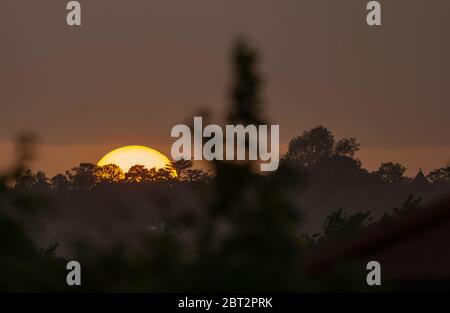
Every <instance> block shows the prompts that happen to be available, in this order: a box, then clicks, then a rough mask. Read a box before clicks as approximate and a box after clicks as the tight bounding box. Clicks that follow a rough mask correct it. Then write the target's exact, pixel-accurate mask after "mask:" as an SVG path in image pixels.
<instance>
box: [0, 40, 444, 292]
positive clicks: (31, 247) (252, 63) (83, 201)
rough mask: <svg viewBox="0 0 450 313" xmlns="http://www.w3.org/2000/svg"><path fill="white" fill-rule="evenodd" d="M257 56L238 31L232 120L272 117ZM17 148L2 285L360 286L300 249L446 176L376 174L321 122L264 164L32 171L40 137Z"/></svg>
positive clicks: (385, 217)
mask: <svg viewBox="0 0 450 313" xmlns="http://www.w3.org/2000/svg"><path fill="white" fill-rule="evenodd" d="M257 63H258V54H257V53H256V51H255V50H254V49H253V48H251V47H250V46H249V45H248V44H247V43H246V42H245V41H242V40H238V41H237V42H236V44H235V46H234V49H233V54H232V63H231V65H232V70H233V88H232V90H231V93H230V99H231V107H230V108H229V110H228V111H229V112H228V113H227V118H228V122H230V123H233V124H238V123H239V124H243V125H248V124H257V123H261V122H262V121H264V120H265V119H264V118H263V116H262V99H261V97H260V90H261V87H262V80H261V78H260V76H259V74H258V71H257ZM17 146H18V151H17V166H15V168H14V169H13V170H12V171H11V172H10V173H6V174H5V175H3V176H2V177H1V179H0V246H1V249H0V272H1V273H2V275H0V290H1V291H209V292H211V291H229V292H239V291H334V290H336V291H345V290H352V291H353V290H364V289H365V288H366V284H365V273H364V272H363V269H364V268H363V267H361V266H354V265H352V264H348V265H347V266H345V267H344V268H342V267H339V268H336V270H335V271H334V272H333V273H330V274H329V275H327V276H325V277H314V278H313V279H312V278H311V277H307V276H306V275H305V273H304V271H303V267H302V264H303V259H304V257H305V256H307V255H308V254H311V253H314V251H316V250H317V249H320V248H321V247H324V246H326V245H329V244H332V243H333V242H335V241H336V240H339V239H342V238H345V237H346V236H354V235H355V234H357V233H358V232H359V231H362V230H363V229H364V228H367V227H371V226H373V225H374V224H378V223H389V222H390V221H391V220H393V219H395V218H397V217H398V216H399V215H401V214H403V213H404V212H406V211H408V210H411V209H421V201H422V198H426V197H431V196H433V195H434V194H437V193H439V192H441V191H446V190H448V187H449V185H450V167H443V168H440V169H436V170H434V171H432V172H431V173H430V174H429V175H428V176H427V177H425V176H424V174H423V173H422V172H420V173H419V174H418V175H417V176H416V177H414V178H409V177H406V175H405V172H406V168H405V167H403V166H402V165H400V164H398V163H391V162H389V163H382V164H381V166H380V168H379V169H378V170H376V171H374V172H369V171H367V170H366V169H364V168H363V167H362V164H361V162H360V160H358V159H357V158H356V153H357V151H358V149H359V148H360V144H359V143H358V142H357V140H356V139H355V138H343V139H339V140H336V139H335V138H334V135H333V134H332V133H331V132H330V131H329V130H328V129H327V128H326V127H324V126H318V127H315V128H313V129H311V130H308V131H305V132H304V133H303V134H301V135H299V136H298V137H296V138H294V139H292V141H291V142H290V144H289V148H288V151H287V153H286V154H285V156H284V157H283V159H282V161H281V163H280V167H279V169H278V170H277V171H275V172H273V173H270V174H267V175H261V174H259V173H257V172H255V171H254V170H253V168H254V166H253V165H254V164H253V162H252V161H244V162H229V161H213V162H211V168H212V171H211V172H205V171H203V170H201V169H196V168H193V163H192V162H191V161H186V160H182V161H178V162H174V163H173V164H171V165H170V166H167V167H166V168H164V169H159V170H156V169H146V168H145V167H143V166H142V165H135V166H133V167H132V168H131V169H130V170H129V171H128V172H127V173H124V172H122V170H121V169H120V168H119V167H118V166H116V165H113V164H111V165H106V166H102V167H99V166H96V165H95V164H89V163H81V164H80V165H79V166H77V167H74V168H72V169H70V170H68V171H67V172H66V173H63V174H58V175H56V176H54V177H52V178H48V177H46V175H45V173H43V172H37V173H33V172H32V171H30V170H29V169H27V166H28V164H29V162H30V160H32V159H33V151H34V148H33V137H30V136H23V137H21V138H19V140H18V145H17ZM174 172H175V173H176V175H174ZM396 207H398V208H396ZM380 208H381V209H380ZM308 218H309V219H308ZM308 223H309V224H310V226H311V227H310V228H309V229H308V227H307V225H308ZM68 260H77V261H79V262H80V263H81V265H82V286H79V287H68V286H67V285H66V279H65V277H66V274H67V271H66V270H65V265H66V263H67V261H68ZM343 282H345V284H343ZM345 288H346V289H345Z"/></svg>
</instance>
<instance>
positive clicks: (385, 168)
mask: <svg viewBox="0 0 450 313" xmlns="http://www.w3.org/2000/svg"><path fill="white" fill-rule="evenodd" d="M405 172H406V167H404V166H402V165H401V164H399V163H392V162H387V163H381V165H380V167H379V168H378V170H377V171H376V172H375V173H374V174H375V175H377V176H378V177H379V178H380V179H381V180H382V181H383V182H386V183H390V184H401V183H404V182H406V181H407V177H406V176H405Z"/></svg>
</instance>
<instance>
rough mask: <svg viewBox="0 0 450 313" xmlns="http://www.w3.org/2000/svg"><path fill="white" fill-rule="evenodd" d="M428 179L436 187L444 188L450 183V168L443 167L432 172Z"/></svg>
mask: <svg viewBox="0 0 450 313" xmlns="http://www.w3.org/2000/svg"><path fill="white" fill-rule="evenodd" d="M428 179H429V180H430V181H431V183H432V184H434V185H436V186H442V185H445V184H449V183H450V166H448V167H441V168H438V169H435V170H434V171H431V172H430V173H429V174H428Z"/></svg>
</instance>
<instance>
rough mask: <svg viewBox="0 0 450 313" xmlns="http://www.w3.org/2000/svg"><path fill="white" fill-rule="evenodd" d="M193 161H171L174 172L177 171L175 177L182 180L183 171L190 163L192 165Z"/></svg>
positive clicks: (189, 166) (186, 169)
mask: <svg viewBox="0 0 450 313" xmlns="http://www.w3.org/2000/svg"><path fill="white" fill-rule="evenodd" d="M193 163H194V162H193V161H192V160H184V159H182V160H178V161H175V162H173V163H172V168H173V169H174V170H175V172H176V173H177V177H178V178H179V179H180V180H182V179H183V178H184V175H185V172H186V171H188V170H189V169H190V168H191V167H192V165H193Z"/></svg>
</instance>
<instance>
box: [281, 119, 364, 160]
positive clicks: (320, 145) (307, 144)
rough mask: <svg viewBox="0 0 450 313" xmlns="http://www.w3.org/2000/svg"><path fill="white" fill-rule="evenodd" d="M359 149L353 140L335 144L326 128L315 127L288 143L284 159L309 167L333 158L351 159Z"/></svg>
mask: <svg viewBox="0 0 450 313" xmlns="http://www.w3.org/2000/svg"><path fill="white" fill-rule="evenodd" d="M359 147H360V145H359V143H357V142H356V139H355V138H343V139H341V140H339V141H338V142H336V141H335V139H334V136H333V134H332V133H331V132H330V131H329V130H328V129H327V128H326V127H324V126H317V127H315V128H313V129H311V130H308V131H305V132H303V134H302V135H301V136H298V137H295V138H293V139H292V140H291V141H290V143H289V148H288V152H287V153H286V155H285V159H286V160H289V161H295V162H298V163H299V164H301V165H302V166H305V167H310V166H312V165H314V164H317V163H318V162H320V161H322V160H324V159H327V158H331V157H333V156H347V157H351V158H353V157H354V156H355V153H356V152H357V151H358V150H359Z"/></svg>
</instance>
